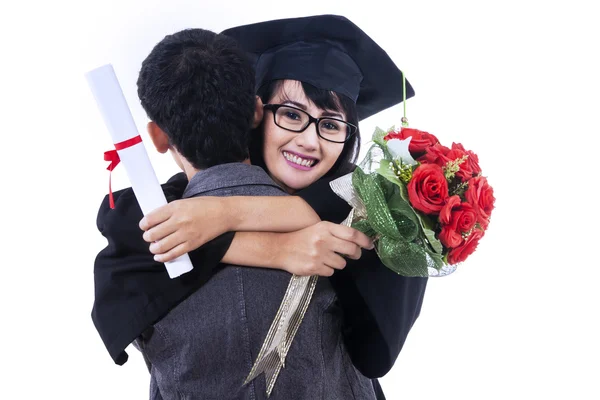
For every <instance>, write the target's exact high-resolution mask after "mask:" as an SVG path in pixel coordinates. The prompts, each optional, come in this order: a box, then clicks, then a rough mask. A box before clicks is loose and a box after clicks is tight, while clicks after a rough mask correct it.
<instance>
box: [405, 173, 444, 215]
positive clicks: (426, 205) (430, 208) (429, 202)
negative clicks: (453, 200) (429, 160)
mask: <svg viewBox="0 0 600 400" xmlns="http://www.w3.org/2000/svg"><path fill="white" fill-rule="evenodd" d="M407 189H408V200H409V201H410V203H411V204H412V206H413V207H414V208H416V209H417V210H419V211H421V212H424V213H425V214H437V213H439V212H440V210H441V209H442V207H443V206H444V204H446V201H448V182H446V178H445V177H444V171H442V168H441V167H440V166H439V165H435V164H422V165H419V166H418V167H417V168H416V169H415V170H414V172H413V176H412V178H411V180H410V182H408V185H407Z"/></svg>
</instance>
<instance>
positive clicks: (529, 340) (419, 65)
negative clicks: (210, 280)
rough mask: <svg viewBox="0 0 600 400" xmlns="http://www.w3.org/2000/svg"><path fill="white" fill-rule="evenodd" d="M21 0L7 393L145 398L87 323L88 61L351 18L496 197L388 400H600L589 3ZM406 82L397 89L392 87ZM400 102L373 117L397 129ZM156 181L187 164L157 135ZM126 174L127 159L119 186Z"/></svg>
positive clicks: (410, 344)
mask: <svg viewBox="0 0 600 400" xmlns="http://www.w3.org/2000/svg"><path fill="white" fill-rule="evenodd" d="M390 4H393V7H394V8H391V6H390V5H388V4H387V3H384V2H383V1H374V0H370V1H366V2H356V3H354V2H350V1H332V0H330V1H323V0H320V1H303V2H297V1H290V0H285V1H284V0H280V1H263V2H256V3H252V2H250V1H235V2H234V1H219V2H213V1H210V2H208V1H202V0H194V1H183V0H181V1H179V0H178V1H173V0H172V1H166V0H165V1H159V0H144V1H142V0H129V1H126V0H122V1H115V0H110V1H109V0H105V1H101V2H100V1H98V2H92V1H80V2H74V1H73V2H71V3H69V2H66V1H52V2H41V1H32V2H22V3H19V5H18V6H17V5H15V4H13V5H3V6H2V9H1V10H0V15H1V17H0V19H1V23H0V41H1V46H0V54H1V61H0V69H1V73H0V84H1V86H0V96H1V97H0V99H1V100H0V102H1V103H0V106H1V108H0V128H1V131H2V136H1V139H0V140H2V146H1V154H2V156H1V157H0V163H1V165H0V167H1V168H0V173H1V174H2V175H1V183H2V184H1V186H0V187H1V189H0V190H1V195H2V208H1V210H2V211H1V212H0V213H1V214H0V215H1V216H2V219H1V221H2V222H1V223H0V226H1V227H2V230H1V232H2V233H1V241H0V243H1V254H2V261H0V263H1V265H2V276H1V277H0V307H1V310H0V311H1V312H0V318H1V319H0V321H1V325H0V326H1V328H0V335H1V338H0V345H1V346H2V347H1V351H0V362H1V364H2V370H3V371H4V372H3V373H2V374H1V375H0V382H1V383H0V398H3V399H41V398H51V399H107V398H110V399H144V398H147V387H148V374H147V372H146V370H145V366H144V365H143V362H142V360H141V357H140V355H139V354H138V353H137V352H136V350H135V349H133V348H130V349H129V351H128V352H129V354H130V360H129V362H127V363H126V364H125V365H124V366H122V367H120V366H117V365H114V364H113V363H112V360H111V359H110V357H109V356H108V353H107V352H106V350H105V349H104V347H103V344H102V342H101V340H100V338H99V337H98V335H97V333H96V331H95V329H94V327H93V324H92V321H91V318H90V310H91V307H92V302H93V280H92V278H93V276H92V268H93V261H94V257H95V255H96V254H97V252H98V251H100V250H101V249H102V248H103V247H104V246H105V243H106V242H105V240H104V238H103V237H102V236H101V235H100V234H99V232H98V231H97V230H96V228H95V218H96V212H97V209H98V206H99V204H100V201H101V199H102V197H103V196H104V195H105V194H106V191H107V184H108V172H107V171H106V170H105V168H106V163H105V162H104V161H103V158H102V155H103V151H105V150H108V149H110V148H111V143H110V139H109V135H108V132H107V131H106V129H105V127H104V125H103V122H102V120H101V118H100V116H99V113H98V111H97V109H96V107H95V104H94V102H93V99H92V97H91V94H90V92H89V89H88V88H87V86H86V83H85V80H84V78H83V74H84V73H85V72H86V71H88V70H90V69H92V68H95V67H97V66H100V65H102V64H105V63H109V62H110V63H112V64H113V65H114V67H115V70H116V72H117V75H118V76H119V79H120V81H121V85H122V87H123V89H124V92H125V95H126V98H127V100H128V102H129V105H130V107H131V109H132V112H133V114H134V118H135V120H136V124H137V125H138V127H139V129H140V131H141V132H143V137H144V138H146V136H145V131H144V126H145V123H146V117H145V115H144V114H143V112H142V110H141V107H140V106H139V102H138V101H137V98H136V89H135V80H136V77H137V73H138V71H139V67H140V64H141V61H142V60H143V58H144V57H145V56H146V55H147V54H148V52H149V51H150V50H151V48H152V46H153V45H154V44H155V43H156V42H158V41H159V40H160V39H162V37H164V36H165V35H166V34H169V33H173V32H175V31H177V30H180V29H183V28H188V27H202V28H206V29H211V30H215V31H221V30H223V29H225V28H227V27H230V26H234V25H239V24H243V23H251V22H258V21H261V20H267V19H274V18H283V17H295V16H305V15H312V14H322V13H335V14H343V15H345V16H347V17H349V18H350V19H351V20H352V21H354V22H355V23H356V24H357V25H359V26H360V27H362V28H363V30H365V31H366V32H367V33H368V34H370V35H371V36H372V37H373V38H374V39H375V40H376V41H378V42H379V44H380V45H381V46H382V47H383V48H384V49H386V50H387V51H388V53H389V54H390V56H391V57H392V58H393V59H394V60H395V61H396V63H397V64H398V65H399V66H400V68H401V69H403V70H404V71H405V72H406V74H407V76H408V78H409V80H410V81H411V83H412V84H413V85H414V87H415V89H416V92H417V96H416V97H415V98H414V99H411V100H409V101H408V104H407V106H408V117H409V121H410V123H411V126H412V127H415V128H419V129H422V130H426V131H429V132H431V133H434V134H435V135H437V136H438V138H439V139H440V140H441V141H442V143H444V144H450V143H451V142H452V141H457V142H462V143H463V144H464V146H465V147H466V148H468V149H472V150H474V151H475V152H476V153H477V154H478V155H479V158H480V164H481V166H482V168H483V172H484V175H487V176H488V178H489V181H490V183H491V184H492V185H493V187H494V190H495V193H496V198H497V202H496V210H495V211H494V213H493V215H492V222H491V224H490V227H489V230H488V232H487V234H486V236H485V238H484V239H483V240H482V242H481V244H480V247H479V250H478V251H477V252H476V253H475V254H474V255H473V256H472V257H471V258H470V259H469V260H468V261H467V262H466V263H465V264H464V265H462V266H461V267H460V269H459V270H458V272H456V273H455V274H453V275H451V276H449V277H446V278H440V279H431V280H430V283H429V286H428V289H427V295H426V298H425V302H424V305H423V309H422V313H421V317H420V318H419V320H418V321H417V323H416V324H415V326H414V328H413V330H412V332H411V334H410V336H409V337H408V340H407V342H406V344H405V347H404V349H403V351H402V353H401V354H400V357H399V359H398V361H397V363H396V365H395V367H394V368H393V369H392V371H391V372H390V373H389V374H388V375H387V376H386V377H384V378H383V380H382V385H383V388H384V390H385V392H386V394H387V398H388V399H390V400H395V399H446V400H450V399H461V400H467V399H506V398H511V399H550V398H552V399H599V398H600V388H598V386H597V384H594V381H597V376H598V372H600V368H599V367H598V361H599V358H600V348H599V347H600V345H599V344H598V339H599V337H600V329H599V328H598V315H599V313H598V310H597V308H598V305H599V304H600V295H599V294H598V290H597V288H596V287H597V285H598V279H599V278H600V273H599V271H598V270H599V267H600V262H599V261H598V255H597V254H598V243H597V241H598V238H599V235H598V233H597V227H598V225H599V224H598V223H599V222H600V221H599V218H598V205H599V203H600V202H599V201H598V196H597V195H596V194H595V193H596V192H597V187H596V186H597V179H598V178H597V176H598V175H597V160H598V158H599V157H598V144H599V140H598V135H599V134H600V128H599V125H598V117H597V116H598V109H599V106H600V101H599V99H598V93H599V91H600V78H599V76H600V73H599V71H600V63H599V62H598V58H597V53H598V38H600V28H599V26H600V24H598V13H597V12H593V11H592V4H593V2H592V1H588V2H584V1H578V0H571V1H562V2H558V1H512V0H506V1H502V2H482V1H464V0H459V1H422V0H420V1H416V0H415V1H396V2H390ZM398 90H400V88H398ZM401 116H402V109H401V107H394V108H392V109H390V110H387V111H385V112H382V113H380V114H379V115H377V116H374V117H372V118H370V119H368V120H366V121H364V122H363V123H362V125H361V128H362V132H363V137H365V138H368V137H369V136H370V134H371V132H372V130H373V128H374V127H375V125H380V126H382V127H384V128H386V127H388V126H391V125H393V124H399V121H400V117H401ZM146 145H147V148H148V152H149V154H150V155H151V159H152V162H153V164H154V166H155V169H156V171H157V174H158V177H159V179H160V180H161V181H165V180H166V179H167V178H168V177H170V176H171V175H172V174H174V173H175V172H177V169H176V166H175V165H174V163H173V162H172V160H171V158H170V157H169V156H168V155H158V154H157V153H156V152H155V151H154V149H153V148H152V147H151V146H150V145H149V142H148V141H146ZM125 186H128V182H127V178H126V175H125V171H124V169H118V170H117V171H116V172H115V173H114V174H113V188H115V189H119V188H122V187H125Z"/></svg>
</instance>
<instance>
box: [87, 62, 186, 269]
mask: <svg viewBox="0 0 600 400" xmlns="http://www.w3.org/2000/svg"><path fill="white" fill-rule="evenodd" d="M85 76H86V79H87V81H88V84H89V86H90V89H91V90H92V93H93V95H94V98H95V99H96V103H97V104H98V108H99V109H100V113H101V114H102V118H103V119H104V123H105V124H106V127H107V128H108V130H109V132H110V135H111V136H112V140H113V143H120V142H123V141H125V140H128V139H131V138H134V137H136V136H138V135H139V133H138V130H137V128H136V126H135V123H134V121H133V117H132V115H131V111H130V109H129V106H128V105H127V101H126V100H125V96H124V95H123V91H122V90H121V86H120V85H119V81H118V79H117V76H116V74H115V71H114V69H113V67H112V65H111V64H107V65H104V66H102V67H99V68H96V69H94V70H92V71H89V72H88V73H86V74H85ZM118 154H119V158H120V159H121V162H122V163H123V165H124V166H125V170H126V171H127V176H128V177H129V181H130V182H131V187H132V188H133V193H134V194H135V197H136V198H137V200H138V203H139V204H140V207H141V209H142V212H143V213H144V215H146V214H148V213H149V212H150V211H152V210H155V209H156V208H158V207H160V206H163V205H165V204H167V199H166V198H165V194H164V193H163V191H162V189H161V187H160V183H159V182H158V178H157V177H156V173H155V172H154V168H152V164H151V163H150V158H149V157H148V153H147V152H146V147H144V144H143V143H141V142H140V143H138V144H136V145H134V146H131V147H129V148H126V149H123V150H118ZM140 234H141V232H140ZM165 266H166V268H167V272H168V273H169V277H171V278H176V277H178V276H180V275H183V274H185V273H186V272H189V271H191V270H192V268H193V266H192V262H191V261H190V257H189V256H188V255H187V254H184V255H182V256H181V257H178V258H176V259H175V260H173V261H169V262H167V263H165Z"/></svg>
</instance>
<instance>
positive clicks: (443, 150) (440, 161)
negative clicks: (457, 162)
mask: <svg viewBox="0 0 600 400" xmlns="http://www.w3.org/2000/svg"><path fill="white" fill-rule="evenodd" d="M449 152H450V149H449V148H447V147H446V146H443V145H442V144H440V143H437V144H435V145H433V146H431V147H429V148H428V149H427V152H426V153H425V154H424V155H422V156H421V157H419V159H418V160H417V161H419V162H420V163H422V164H436V165H439V166H440V167H443V166H445V165H446V164H447V163H448V162H449V161H452V159H451V158H448V157H447V156H446V154H448V153H449Z"/></svg>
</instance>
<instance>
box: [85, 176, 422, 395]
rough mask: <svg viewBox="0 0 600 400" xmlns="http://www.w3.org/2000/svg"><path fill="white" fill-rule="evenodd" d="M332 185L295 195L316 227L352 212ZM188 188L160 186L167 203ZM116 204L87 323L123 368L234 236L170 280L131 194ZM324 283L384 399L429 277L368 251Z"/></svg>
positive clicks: (352, 347)
mask: <svg viewBox="0 0 600 400" xmlns="http://www.w3.org/2000/svg"><path fill="white" fill-rule="evenodd" d="M331 179H332V178H331ZM331 179H327V178H323V179H321V180H319V181H317V182H315V183H314V184H313V185H311V186H310V187H308V188H306V189H304V190H302V191H300V192H298V193H297V195H298V196H300V197H301V198H303V199H304V200H305V201H306V202H307V203H308V204H309V205H311V207H312V208H313V209H314V210H315V211H316V212H317V214H318V215H319V217H320V218H321V219H322V220H327V221H331V222H335V223H340V222H341V221H343V220H344V219H345V218H346V216H347V215H348V213H349V212H350V206H349V205H348V204H347V203H346V202H345V201H344V200H342V199H340V198H339V197H338V196H337V195H336V194H335V193H333V191H332V190H331V189H330V187H329V181H330V180H331ZM186 185H187V178H186V176H185V175H184V174H182V173H180V174H177V175H175V176H173V177H172V178H171V179H170V180H169V181H168V182H167V183H166V184H163V185H162V188H163V191H164V192H165V195H166V197H167V200H168V201H172V200H174V199H179V198H181V196H182V194H183V191H184V189H185V186H186ZM114 198H115V209H110V208H109V205H108V197H106V198H105V199H104V201H103V202H102V205H101V206H100V210H99V213H98V219H97V225H98V229H99V230H100V232H102V234H103V235H104V236H105V237H106V238H107V240H108V246H107V247H106V248H104V249H103V250H102V251H100V252H99V254H98V255H97V257H96V260H95V264H94V281H95V294H96V296H95V301H94V306H93V310H92V319H93V321H94V324H95V326H96V329H97V330H98V332H99V334H100V336H101V338H102V340H103V342H104V344H105V346H106V348H107V350H108V351H109V353H110V355H111V357H112V358H113V360H114V361H115V363H117V364H119V365H122V364H123V363H125V362H126V361H127V354H126V352H125V348H126V347H127V346H128V345H129V344H130V343H132V342H133V341H134V340H135V338H137V337H138V336H139V335H141V333H142V332H143V331H144V330H146V329H147V328H149V327H150V326H151V325H152V324H154V323H156V322H157V321H159V320H160V319H162V318H163V317H164V316H165V315H166V314H167V313H168V312H169V311H170V310H171V309H172V308H174V307H175V306H176V305H177V304H179V303H180V302H181V301H183V300H184V299H185V298H187V297H188V296H189V295H190V294H191V293H193V292H194V291H195V290H198V289H199V288H200V287H201V286H202V284H203V283H205V282H206V281H207V280H208V279H210V276H211V275H212V273H213V271H215V270H216V269H217V268H218V266H219V263H220V260H221V259H222V257H223V256H224V255H225V253H226V252H227V250H228V248H229V246H230V244H231V242H232V240H233V237H234V233H233V232H228V233H225V234H223V235H221V236H219V237H218V238H216V239H215V240H213V241H211V242H208V243H207V244H205V245H204V246H202V247H200V248H199V249H196V250H194V251H192V252H190V258H191V260H192V263H193V264H194V265H195V266H196V268H194V269H193V270H192V271H191V272H189V273H187V274H185V275H183V276H181V277H179V278H177V279H170V278H169V277H168V275H167V273H166V269H165V268H164V266H163V265H162V264H160V263H157V262H155V261H154V259H153V256H152V254H151V253H150V252H149V250H148V243H146V242H145V241H144V240H143V239H142V232H141V231H140V229H139V226H138V224H139V221H140V220H141V218H142V217H143V215H142V212H141V209H140V207H139V205H138V203H137V200H136V198H135V195H134V194H133V191H132V190H131V188H129V189H124V190H121V191H119V192H115V193H114ZM329 279H330V280H331V284H332V286H333V287H334V289H335V291H336V293H337V297H338V301H339V304H340V306H341V308H342V310H344V319H343V320H344V325H343V327H342V334H343V337H344V341H345V344H346V347H347V349H348V353H349V355H350V357H351V359H352V362H353V364H354V365H355V367H356V368H357V369H358V370H359V371H360V372H361V373H362V374H363V375H365V376H366V377H369V378H372V379H373V384H374V386H375V390H376V392H377V393H378V399H384V398H385V397H384V396H383V393H382V392H381V388H380V387H379V383H378V382H377V380H376V379H375V378H379V377H382V376H384V375H385V374H386V373H387V372H388V371H389V370H390V369H391V368H392V366H393V365H394V362H395V361H396V359H397V357H398V355H399V353H400V350H401V349H402V346H403V344H404V342H405V340H406V337H407V335H408V332H409V331H410V329H411V327H412V326H413V324H414V322H415V321H416V319H417V317H418V316H419V312H420V310H421V306H422V303H423V296H424V294H425V288H426V284H427V278H408V277H403V276H400V275H397V274H396V273H394V272H392V271H391V270H389V269H388V268H387V267H385V266H384V265H383V264H382V263H381V261H379V259H378V257H377V255H376V254H375V252H374V251H373V250H370V251H367V250H363V255H362V257H361V258H360V259H359V260H348V263H347V266H346V268H345V269H344V270H341V271H336V273H335V274H334V275H333V276H332V277H331V278H329Z"/></svg>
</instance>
